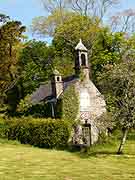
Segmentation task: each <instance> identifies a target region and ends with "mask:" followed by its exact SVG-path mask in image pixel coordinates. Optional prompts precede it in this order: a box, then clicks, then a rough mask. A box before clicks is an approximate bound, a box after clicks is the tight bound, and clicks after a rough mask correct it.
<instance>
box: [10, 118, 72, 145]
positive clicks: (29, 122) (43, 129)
mask: <svg viewBox="0 0 135 180" xmlns="http://www.w3.org/2000/svg"><path fill="white" fill-rule="evenodd" d="M8 126H9V127H8V139H10V140H18V141H20V142H21V143H23V144H31V145H34V146H38V147H42V148H64V147H66V146H67V144H68V140H69V137H70V132H71V128H70V124H69V123H68V122H66V121H63V120H54V119H21V120H19V119H14V120H11V121H8Z"/></svg>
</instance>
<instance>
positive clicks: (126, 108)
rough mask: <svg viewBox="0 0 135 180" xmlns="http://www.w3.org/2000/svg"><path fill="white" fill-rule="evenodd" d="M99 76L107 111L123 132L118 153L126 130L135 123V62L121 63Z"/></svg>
mask: <svg viewBox="0 0 135 180" xmlns="http://www.w3.org/2000/svg"><path fill="white" fill-rule="evenodd" d="M100 78H101V79H100V85H101V87H102V90H103V92H104V93H105V95H106V101H107V104H111V106H109V111H111V112H112V113H113V114H114V118H115V120H116V124H117V125H118V126H119V127H120V128H121V129H122V132H123V137H122V141H121V144H120V147H119V151H118V152H119V153H120V152H122V148H123V145H124V143H125V141H126V136H127V133H128V130H129V129H130V128H132V127H133V126H134V124H135V106H134V104H135V62H134V61H133V62H132V61H131V62H126V63H121V64H119V65H117V66H115V67H114V68H112V69H111V70H110V71H108V73H104V74H102V75H101V77H100ZM111 97H112V98H111Z"/></svg>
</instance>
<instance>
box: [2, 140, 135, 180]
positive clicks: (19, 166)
mask: <svg viewBox="0 0 135 180" xmlns="http://www.w3.org/2000/svg"><path fill="white" fill-rule="evenodd" d="M117 146H118V143H117V142H116V143H114V144H112V145H104V146H101V145H98V146H95V147H93V148H91V149H90V151H89V152H88V154H87V155H86V154H84V153H79V152H74V153H71V152H67V151H57V150H46V149H39V148H34V147H31V146H29V145H21V144H19V143H18V142H16V141H7V140H2V139H1V140H0V180H130V179H131V180H134V179H135V140H134V138H133V137H132V138H131V139H129V140H128V142H127V144H126V146H125V154H124V155H116V154H115V152H116V149H117Z"/></svg>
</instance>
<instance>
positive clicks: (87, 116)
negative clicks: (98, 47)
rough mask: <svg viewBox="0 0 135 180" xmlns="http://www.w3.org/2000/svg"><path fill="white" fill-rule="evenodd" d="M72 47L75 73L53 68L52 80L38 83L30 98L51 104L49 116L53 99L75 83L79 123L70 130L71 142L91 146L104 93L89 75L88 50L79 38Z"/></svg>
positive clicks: (96, 137) (102, 104) (96, 138)
mask: <svg viewBox="0 0 135 180" xmlns="http://www.w3.org/2000/svg"><path fill="white" fill-rule="evenodd" d="M75 51H76V56H75V74H74V75H73V76H70V77H67V78H63V77H62V76H61V75H60V73H59V72H58V71H57V70H55V71H54V73H53V76H52V79H51V81H50V82H49V83H48V84H41V85H40V87H39V88H38V89H37V90H36V91H35V92H34V93H33V94H32V96H31V99H32V102H33V103H34V104H35V103H38V102H40V101H42V100H44V101H47V102H50V103H51V104H52V116H54V113H55V112H54V111H55V109H54V108H53V103H56V102H57V99H59V97H60V95H61V94H62V93H63V92H64V91H65V89H66V88H67V87H68V86H70V85H71V84H74V85H75V88H76V91H77V93H78V96H79V97H78V98H79V111H78V115H77V118H79V119H80V123H79V124H78V126H77V127H76V129H75V131H74V133H73V137H72V141H73V143H74V144H86V145H88V146H90V145H92V144H94V143H95V142H97V140H98V135H99V129H98V127H97V125H96V121H95V119H98V118H99V117H100V116H101V115H102V114H103V113H105V112H106V104H105V100H104V97H103V96H102V95H101V93H100V92H99V91H98V89H97V88H96V86H95V85H94V84H93V82H92V81H91V79H90V67H89V63H88V50H87V48H86V47H85V46H84V45H83V43H82V41H81V40H80V42H79V43H78V44H77V46H76V47H75ZM80 72H82V73H83V75H84V78H83V81H80V79H79V78H78V76H77V75H78V74H79V73H80Z"/></svg>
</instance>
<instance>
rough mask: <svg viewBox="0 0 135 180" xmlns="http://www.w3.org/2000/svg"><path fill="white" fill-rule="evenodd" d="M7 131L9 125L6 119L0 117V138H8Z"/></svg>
mask: <svg viewBox="0 0 135 180" xmlns="http://www.w3.org/2000/svg"><path fill="white" fill-rule="evenodd" d="M6 130H7V125H6V122H5V119H3V118H2V117H0V138H6V137H7V134H6Z"/></svg>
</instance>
